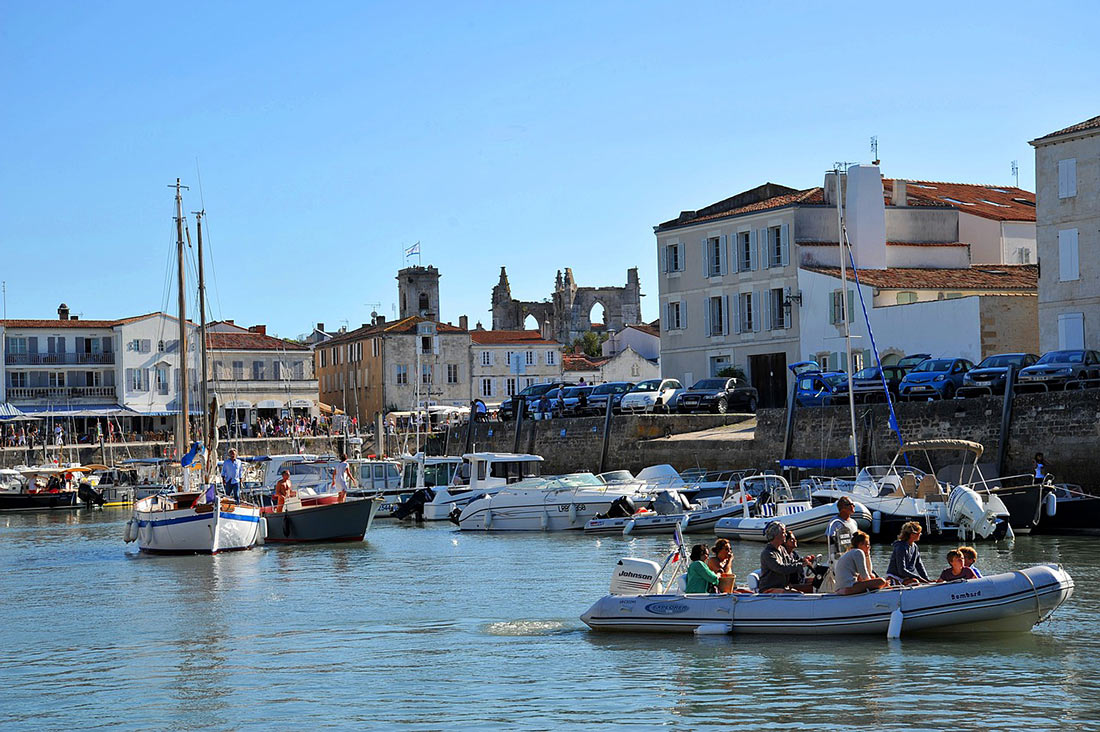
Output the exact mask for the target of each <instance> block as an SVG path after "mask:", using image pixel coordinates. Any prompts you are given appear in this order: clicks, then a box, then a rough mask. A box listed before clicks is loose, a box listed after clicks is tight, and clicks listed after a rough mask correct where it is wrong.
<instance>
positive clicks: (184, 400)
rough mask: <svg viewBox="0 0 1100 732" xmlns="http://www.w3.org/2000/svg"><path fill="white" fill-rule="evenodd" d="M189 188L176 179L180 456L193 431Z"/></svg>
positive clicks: (177, 437) (177, 438) (177, 443)
mask: <svg viewBox="0 0 1100 732" xmlns="http://www.w3.org/2000/svg"><path fill="white" fill-rule="evenodd" d="M186 187H187V186H181V185H180V179H179V178H176V185H175V188H176V259H177V264H178V266H177V271H178V278H177V285H178V290H179V321H180V347H179V353H180V379H179V404H180V419H179V429H178V430H176V450H177V451H178V454H179V455H183V453H184V452H186V451H187V449H188V445H189V444H190V442H191V430H190V424H189V422H188V417H189V415H188V412H189V411H190V407H191V404H190V402H189V400H188V386H189V384H188V378H187V303H186V297H185V295H186V294H187V290H186V284H187V283H186V280H185V278H184V274H183V265H184V259H183V196H182V195H180V189H181V188H186Z"/></svg>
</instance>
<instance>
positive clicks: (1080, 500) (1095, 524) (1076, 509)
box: [1032, 483, 1100, 534]
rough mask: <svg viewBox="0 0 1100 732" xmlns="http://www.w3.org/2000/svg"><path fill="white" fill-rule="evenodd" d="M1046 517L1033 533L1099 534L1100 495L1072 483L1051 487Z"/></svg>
mask: <svg viewBox="0 0 1100 732" xmlns="http://www.w3.org/2000/svg"><path fill="white" fill-rule="evenodd" d="M1050 487H1051V489H1052V492H1051V493H1050V494H1048V495H1047V496H1046V498H1045V499H1044V501H1043V518H1042V520H1040V521H1039V524H1038V526H1037V527H1036V528H1035V529H1033V530H1032V533H1033V534H1100V496H1096V495H1094V494H1092V493H1086V492H1085V491H1083V490H1082V489H1081V486H1079V485H1076V484H1073V483H1057V484H1053V483H1052V484H1051V485H1050Z"/></svg>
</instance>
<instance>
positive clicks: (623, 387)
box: [592, 384, 630, 394]
mask: <svg viewBox="0 0 1100 732" xmlns="http://www.w3.org/2000/svg"><path fill="white" fill-rule="evenodd" d="M627 391H630V384H600V385H599V386H597V387H596V388H595V389H593V390H592V393H593V394H622V393H624V392H627Z"/></svg>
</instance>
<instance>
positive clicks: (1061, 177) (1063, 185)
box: [1058, 158, 1077, 198]
mask: <svg viewBox="0 0 1100 732" xmlns="http://www.w3.org/2000/svg"><path fill="white" fill-rule="evenodd" d="M1076 195H1077V159H1076V158H1069V159H1068V160H1059V161H1058V198H1073V197H1074V196H1076Z"/></svg>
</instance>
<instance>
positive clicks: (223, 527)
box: [125, 491, 264, 554]
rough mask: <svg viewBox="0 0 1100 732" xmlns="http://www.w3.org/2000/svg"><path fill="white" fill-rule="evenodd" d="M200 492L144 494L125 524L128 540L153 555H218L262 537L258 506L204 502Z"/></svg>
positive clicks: (222, 500)
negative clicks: (201, 501)
mask: <svg viewBox="0 0 1100 732" xmlns="http://www.w3.org/2000/svg"><path fill="white" fill-rule="evenodd" d="M202 497H203V492H202V491H186V492H179V493H161V494H159V495H155V496H150V497H148V498H142V499H141V500H139V501H138V502H137V503H135V504H134V515H133V517H132V518H131V519H130V520H129V521H128V522H127V523H126V536H125V539H126V541H127V542H132V541H137V544H138V548H139V549H140V550H141V551H143V552H150V553H154V554H218V553H219V552H225V551H234V550H238V549H251V548H252V547H253V546H255V545H256V544H257V543H258V542H260V541H261V540H262V538H263V536H262V534H263V528H264V522H263V520H262V519H261V518H260V507H259V506H253V505H250V504H245V503H237V502H235V501H233V500H231V499H229V498H224V497H223V498H220V499H219V500H217V501H216V502H215V503H214V504H210V503H200V502H199V501H200V500H201V499H202Z"/></svg>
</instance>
